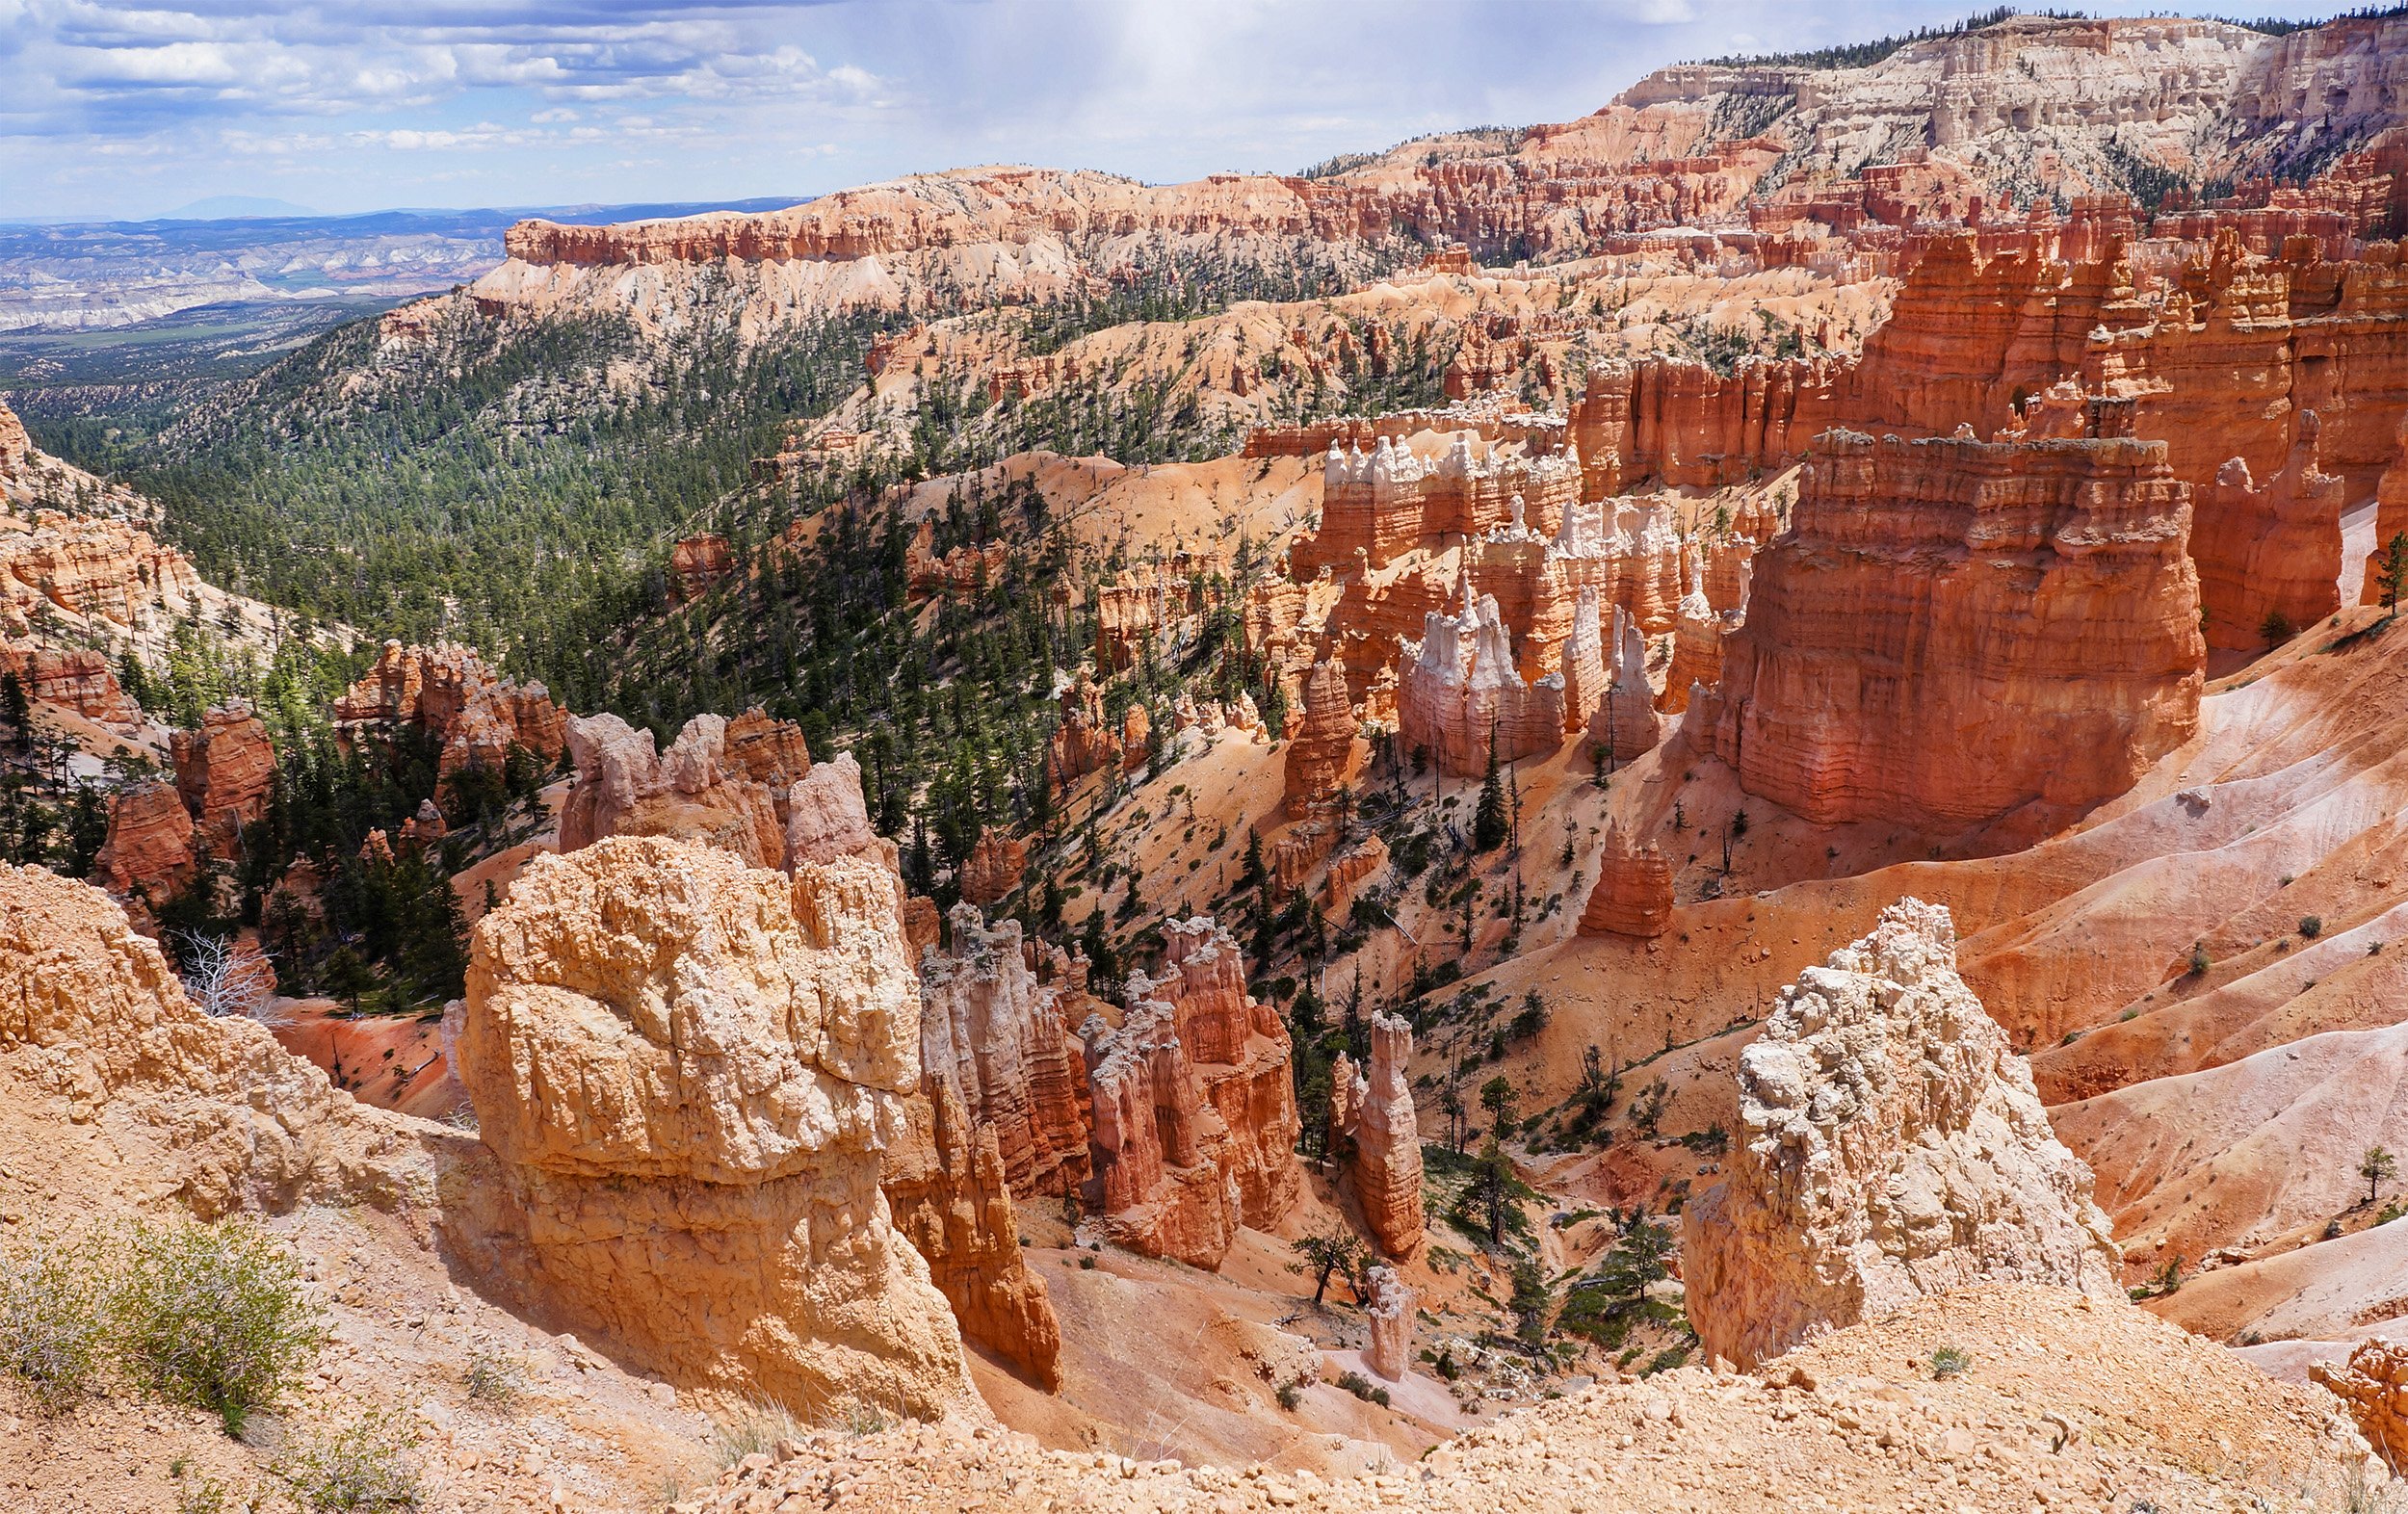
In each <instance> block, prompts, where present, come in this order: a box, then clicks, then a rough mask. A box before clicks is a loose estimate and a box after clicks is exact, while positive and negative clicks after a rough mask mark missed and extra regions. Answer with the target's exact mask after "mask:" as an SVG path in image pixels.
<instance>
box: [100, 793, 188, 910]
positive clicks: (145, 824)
mask: <svg viewBox="0 0 2408 1514" xmlns="http://www.w3.org/2000/svg"><path fill="white" fill-rule="evenodd" d="M199 871H200V866H199V858H198V855H197V852H196V848H195V845H194V835H193V817H192V812H191V811H189V810H187V809H185V808H184V797H183V796H182V795H180V794H178V793H176V791H175V785H174V784H172V783H164V782H151V783H137V784H132V785H129V786H127V787H125V788H122V789H119V790H118V792H117V793H116V795H114V796H112V797H111V798H110V801H109V835H108V838H107V839H106V840H105V841H103V842H102V843H101V846H100V851H99V853H98V854H97V855H96V856H94V857H93V858H92V875H93V876H94V877H96V878H98V879H99V880H100V881H101V883H102V884H104V885H105V886H106V887H107V888H108V890H109V892H110V893H112V894H118V895H123V896H133V895H136V894H139V895H141V896H142V897H143V898H144V899H146V900H147V901H149V902H150V903H152V904H154V905H157V904H164V903H166V902H168V901H170V900H171V899H173V898H175V896H177V895H178V894H181V893H183V892H184V890H185V888H186V886H187V885H189V884H190V883H191V882H192V881H193V879H194V878H195V877H196V875H197V874H199Z"/></svg>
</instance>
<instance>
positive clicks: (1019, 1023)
mask: <svg viewBox="0 0 2408 1514" xmlns="http://www.w3.org/2000/svg"><path fill="white" fill-rule="evenodd" d="M952 927H953V949H952V950H951V951H950V952H944V953H935V952H931V953H929V954H928V955H926V956H924V957H923V958H922V959H921V963H920V1005H921V1023H920V1055H921V1058H922V1060H923V1061H924V1062H925V1063H926V1065H927V1066H928V1067H929V1069H930V1070H931V1071H936V1072H941V1073H943V1074H944V1075H945V1076H947V1077H948V1078H949V1079H950V1080H951V1081H952V1082H953V1083H954V1084H955V1086H956V1087H958V1088H959V1089H960V1090H961V1097H962V1101H963V1103H964V1104H965V1105H966V1106H967V1107H968V1109H969V1111H970V1116H971V1119H972V1121H973V1122H974V1123H975V1124H976V1125H977V1126H978V1127H979V1128H980V1129H981V1130H983V1131H992V1132H993V1133H994V1135H995V1139H996V1145H997V1148H998V1150H999V1152H1000V1153H1001V1156H1002V1159H1003V1163H1004V1175H1005V1180H1006V1181H1007V1182H1008V1183H1009V1184H1010V1185H1011V1190H1012V1191H1013V1192H1014V1193H1017V1194H1021V1195H1023V1196H1028V1195H1032V1194H1037V1193H1062V1192H1065V1191H1075V1190H1076V1189H1077V1188H1079V1186H1080V1185H1082V1184H1084V1183H1085V1182H1086V1178H1087V1175H1088V1171H1089V1159H1088V1154H1087V1124H1088V1120H1087V1112H1086V1096H1087V1091H1086V1062H1085V1059H1084V1057H1085V1048H1084V1047H1083V1046H1082V1045H1081V1043H1080V1040H1079V1037H1078V1035H1077V1033H1076V1032H1075V1031H1073V1029H1072V1027H1071V1026H1070V1025H1069V1023H1068V1020H1067V1015H1068V1011H1069V1007H1070V1005H1072V1004H1073V1003H1074V1002H1076V1001H1077V996H1076V994H1075V991H1074V990H1073V989H1071V987H1070V986H1069V985H1067V984H1045V983H1040V982H1038V981H1037V978H1036V974H1035V973H1034V971H1032V970H1031V969H1030V967H1029V964H1028V961H1027V959H1026V956H1025V954H1024V952H1023V948H1022V942H1021V936H1020V923H1019V922H1018V921H1016V920H1006V921H1001V922H999V923H997V924H996V925H995V926H993V927H988V926H987V925H986V924H985V923H984V922H983V921H982V920H981V919H980V917H979V912H978V910H977V909H976V908H975V907H972V906H969V905H966V904H956V905H955V906H954V911H953V918H952ZM1082 1012H1083V1013H1084V1011H1082Z"/></svg>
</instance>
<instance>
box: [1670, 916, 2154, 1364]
mask: <svg viewBox="0 0 2408 1514" xmlns="http://www.w3.org/2000/svg"><path fill="white" fill-rule="evenodd" d="M1740 1118H1741V1132H1740V1139H1739V1141H1738V1143H1737V1146H1736V1149H1735V1150H1734V1152H1733V1154H1732V1159H1731V1162H1730V1164H1729V1174H1728V1176H1727V1177H1726V1178H1725V1179H1724V1180H1723V1181H1722V1182H1721V1183H1719V1184H1716V1185H1715V1186H1714V1188H1710V1189H1708V1190H1707V1191H1706V1192H1705V1193H1704V1194H1703V1195H1701V1196H1699V1197H1698V1198H1696V1199H1694V1200H1692V1201H1691V1203H1690V1204H1689V1206H1688V1209H1687V1211H1686V1212H1685V1213H1684V1214H1683V1216H1682V1263H1683V1276H1684V1278H1685V1279H1686V1280H1687V1282H1688V1317H1689V1320H1690V1322H1691V1324H1692V1325H1693V1326H1694V1327H1695V1329H1696V1330H1697V1333H1698V1336H1699V1338H1700V1339H1701V1340H1703V1341H1704V1342H1705V1343H1706V1345H1707V1348H1708V1349H1710V1350H1712V1351H1714V1353H1715V1354H1717V1355H1719V1356H1723V1357H1726V1358H1728V1359H1730V1360H1732V1361H1734V1362H1737V1363H1739V1364H1740V1365H1741V1366H1742V1367H1752V1366H1754V1365H1755V1364H1757V1363H1759V1362H1762V1361H1764V1360H1766V1359H1767V1358H1769V1357H1773V1356H1777V1355H1779V1354H1780V1353H1781V1352H1783V1351H1785V1350H1787V1349H1789V1348H1790V1347H1791V1346H1793V1345H1795V1344H1799V1343H1800V1342H1803V1341H1808V1340H1811V1339H1813V1338H1814V1337H1816V1336H1818V1335H1820V1334H1822V1333H1824V1332H1825V1331H1829V1330H1835V1329H1840V1328H1843V1327H1845V1326H1847V1325H1850V1324H1853V1323H1856V1322H1857V1321H1859V1320H1862V1319H1871V1318H1877V1317H1879V1316H1880V1315H1882V1314H1885V1313H1887V1312H1889V1311H1891V1310H1893V1309H1896V1308H1898V1307H1899V1306H1901V1305H1904V1304H1906V1303H1908V1302H1911V1301H1912V1300H1913V1299H1914V1298H1916V1297H1917V1296H1918V1295H1920V1294H1924V1293H1929V1292H1942V1291H1945V1290H1948V1289H1951V1288H1960V1287H1963V1286H1965V1285H1967V1284H1970V1283H1974V1282H1978V1281H1985V1280H2003V1281H2017V1282H2027V1283H2045V1284H2050V1285H2053V1286H2056V1287H2061V1288H2073V1289H2078V1290H2080V1291H2081V1292H2085V1293H2089V1294H2092V1295H2094V1296H2096V1297H2099V1298H2111V1299H2117V1300H2121V1299H2122V1297H2123V1290H2122V1288H2121V1286H2120V1284H2119V1282H2118V1275H2117V1274H2118V1268H2119V1265H2120V1261H2121V1259H2120V1257H2119V1256H2118V1254H2117V1252H2116V1248H2115V1243H2114V1241H2113V1240H2112V1239H2111V1238H2110V1236H2109V1233H2108V1226H2107V1216H2106V1215H2105V1214H2102V1213H2100V1211H2099V1208H2098V1206H2097V1205H2096V1204H2094V1203H2093V1202H2091V1197H2090V1188H2091V1179H2090V1169H2089V1168H2087V1167H2085V1166H2084V1165H2082V1163H2081V1161H2080V1160H2078V1159H2077V1158H2076V1157H2075V1156H2074V1155H2073V1153H2071V1152H2069V1151H2067V1150H2066V1149H2065V1148H2064V1147H2063V1146H2062V1145H2060V1144H2058V1142H2057V1139H2056V1137H2055V1135H2054V1134H2052V1132H2051V1131H2050V1128H2049V1118H2048V1111H2047V1110H2046V1109H2043V1108H2042V1106H2041V1104H2040V1099H2039V1095H2038V1094H2037V1093H2035V1092H2034V1091H2033V1088H2032V1082H2031V1072H2030V1069H2029V1068H2028V1066H2027V1064H2026V1063H2025V1061H2024V1059H2023V1058H2022V1057H2018V1056H2016V1055H2015V1054H2014V1053H2013V1052H2012V1051H2011V1050H2010V1049H2009V1048H2008V1046H2007V1040H2006V1032H2005V1031H2002V1030H2001V1029H2000V1028H1999V1026H1998V1024H1997V1022H1995V1021H1993V1020H1992V1019H1991V1018H1990V1017H1989V1016H1988V1015H1987V1014H1985V1013H1984V1012H1983V1011H1982V1007H1981V1003H1980V1001H1978V1000H1976V998H1975V997H1974V995H1973V992H1972V990H1970V989H1968V988H1967V987H1966V986H1965V983H1964V980H1963V979H1960V978H1959V977H1958V976H1957V973H1956V934H1955V928H1954V927H1953V925H1952V924H1951V923H1950V919H1949V913H1948V911H1947V910H1945V909H1942V908H1940V907H1938V906H1936V905H1931V904H1925V903H1923V902H1922V901H1917V900H1912V899H1909V900H1901V901H1898V903H1896V904H1893V905H1892V906H1890V907H1889V908H1888V909H1886V910H1884V911H1882V914H1881V918H1880V920H1879V921H1878V922H1877V923H1876V924H1875V926H1874V927H1873V930H1872V933H1871V934H1870V935H1868V936H1865V937H1864V938H1862V939H1861V940H1858V941H1857V942H1855V943H1854V944H1853V945H1850V946H1848V947H1845V948H1843V949H1842V950H1841V951H1839V952H1836V953H1832V956H1831V960H1830V962H1829V964H1828V965H1827V966H1824V967H1810V968H1808V969H1807V970H1806V971H1805V972H1804V973H1802V974H1800V975H1799V977H1798V979H1797V981H1796V983H1795V984H1794V985H1793V986H1792V987H1790V988H1788V989H1785V990H1784V991H1783V992H1782V995H1781V1001H1780V1004H1779V1005H1777V1006H1776V1007H1775V1009H1774V1010H1773V1012H1772V1015H1771V1017H1770V1018H1769V1019H1767V1021H1766V1023H1765V1028H1764V1031H1763V1032H1762V1034H1760V1035H1759V1036H1758V1037H1757V1039H1756V1040H1755V1041H1754V1042H1753V1043H1752V1044H1750V1045H1749V1046H1748V1047H1747V1048H1746V1050H1745V1051H1743V1052H1742V1053H1741V1057H1740Z"/></svg>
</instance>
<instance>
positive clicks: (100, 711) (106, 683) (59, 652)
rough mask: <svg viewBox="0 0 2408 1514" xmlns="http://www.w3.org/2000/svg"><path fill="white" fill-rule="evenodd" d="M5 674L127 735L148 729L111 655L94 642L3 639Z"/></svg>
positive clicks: (0, 662) (38, 697) (0, 670)
mask: <svg viewBox="0 0 2408 1514" xmlns="http://www.w3.org/2000/svg"><path fill="white" fill-rule="evenodd" d="M0 674H13V675H14V676H15V678H16V681H17V686H18V687H19V688H21V689H23V690H24V691H25V696H26V697H27V698H29V699H32V700H35V701H37V702H39V703H45V704H55V705H60V706H63V707H64V708H65V709H69V710H72V711H74V712H75V713H76V714H77V715H80V716H82V717H84V718H86V719H88V720H92V721H93V722H95V723H97V724H100V725H105V726H108V727H109V728H110V729H112V730H114V731H117V732H118V733H120V734H122V735H127V736H130V735H133V734H134V733H136V732H137V731H139V730H141V729H142V724H143V712H142V711H141V709H140V708H138V707H137V706H136V705H135V703H134V701H133V700H132V699H131V698H129V697H128V696H127V695H126V692H125V690H124V689H123V688H122V687H121V686H120V685H119V684H118V675H117V673H116V672H115V671H114V670H112V669H111V668H110V666H109V660H108V659H107V658H105V657H103V656H101V655H100V654H99V653H98V652H95V651H92V649H91V648H89V647H62V648H57V649H53V648H50V647H38V646H13V645H9V644H7V643H0Z"/></svg>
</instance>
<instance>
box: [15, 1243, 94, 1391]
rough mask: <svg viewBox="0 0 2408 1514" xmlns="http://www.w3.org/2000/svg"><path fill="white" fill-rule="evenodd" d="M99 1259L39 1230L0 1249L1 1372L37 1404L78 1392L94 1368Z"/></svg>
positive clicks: (91, 1251) (91, 1250)
mask: <svg viewBox="0 0 2408 1514" xmlns="http://www.w3.org/2000/svg"><path fill="white" fill-rule="evenodd" d="M101 1261H102V1259H101V1258H100V1257H98V1256H97V1255H96V1253H95V1249H94V1248H93V1247H92V1246H89V1245H84V1246H71V1245H68V1244H65V1243H64V1242H61V1241H58V1240H51V1239H49V1238H48V1237H45V1236H41V1235H39V1234H38V1235H35V1236H33V1237H32V1238H30V1239H28V1240H24V1241H21V1242H18V1243H16V1244H13V1245H11V1246H9V1247H7V1248H6V1249H5V1250H0V1371H6V1372H7V1373H8V1374H9V1375H10V1376H12V1377H14V1378H16V1379H17V1380H18V1381H19V1382H20V1383H22V1384H24V1386H25V1389H26V1392H27V1393H28V1394H29V1395H31V1396H32V1397H33V1399H34V1401H35V1402H36V1403H38V1404H39V1405H40V1406H41V1407H43V1408H44V1409H48V1410H52V1411H57V1410H61V1409H64V1408H65V1407H66V1406H67V1405H69V1404H71V1403H73V1402H74V1401H75V1400H76V1399H78V1398H80V1397H83V1395H84V1393H85V1391H86V1390H87V1389H88V1388H89V1387H90V1386H91V1384H92V1378H93V1376H94V1375H95V1374H96V1373H97V1372H98V1371H99V1370H100V1353H101V1347H102V1344H103V1343H104V1335H105V1329H104V1320H103V1318H102V1313H101V1303H102V1290H101V1286H100V1281H99V1270H100V1265H101Z"/></svg>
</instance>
